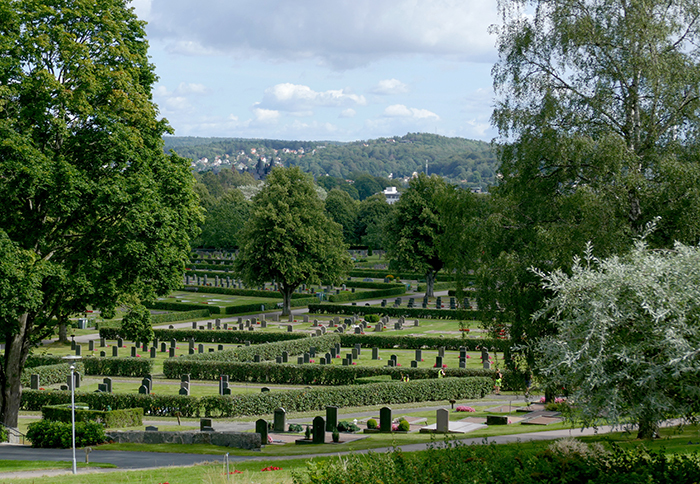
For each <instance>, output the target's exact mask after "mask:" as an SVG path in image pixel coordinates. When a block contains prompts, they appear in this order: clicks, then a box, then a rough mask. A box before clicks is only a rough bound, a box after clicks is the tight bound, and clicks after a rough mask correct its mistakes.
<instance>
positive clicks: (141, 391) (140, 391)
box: [139, 385, 148, 395]
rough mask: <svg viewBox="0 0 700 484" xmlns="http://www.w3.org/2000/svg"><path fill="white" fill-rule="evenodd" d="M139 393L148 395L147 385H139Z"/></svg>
mask: <svg viewBox="0 0 700 484" xmlns="http://www.w3.org/2000/svg"><path fill="white" fill-rule="evenodd" d="M139 395H148V387H147V386H145V385H141V386H140V387H139Z"/></svg>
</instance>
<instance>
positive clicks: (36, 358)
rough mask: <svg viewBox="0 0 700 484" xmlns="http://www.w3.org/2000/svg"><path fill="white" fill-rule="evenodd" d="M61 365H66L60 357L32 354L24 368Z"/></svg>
mask: <svg viewBox="0 0 700 484" xmlns="http://www.w3.org/2000/svg"><path fill="white" fill-rule="evenodd" d="M59 363H65V360H63V359H62V357H61V356H59V355H46V354H42V355H36V354H32V355H29V356H28V357H27V361H26V363H25V364H24V368H25V369H26V368H34V367H35V366H47V365H57V364H59Z"/></svg>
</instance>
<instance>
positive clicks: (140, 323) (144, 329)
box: [121, 305, 153, 343]
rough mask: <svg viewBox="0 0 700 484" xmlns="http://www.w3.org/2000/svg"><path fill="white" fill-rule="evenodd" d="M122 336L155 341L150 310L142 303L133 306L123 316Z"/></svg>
mask: <svg viewBox="0 0 700 484" xmlns="http://www.w3.org/2000/svg"><path fill="white" fill-rule="evenodd" d="M121 336H122V337H123V338H125V339H128V340H131V341H141V342H144V343H148V342H149V341H153V326H151V313H150V311H149V310H148V309H146V308H145V307H143V306H141V305H139V306H136V307H134V308H131V310H130V311H129V312H128V313H126V314H125V315H124V317H123V318H122V324H121Z"/></svg>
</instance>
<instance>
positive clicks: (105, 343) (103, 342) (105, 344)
mask: <svg viewBox="0 0 700 484" xmlns="http://www.w3.org/2000/svg"><path fill="white" fill-rule="evenodd" d="M106 346H107V340H105V339H104V338H100V348H105V347H106Z"/></svg>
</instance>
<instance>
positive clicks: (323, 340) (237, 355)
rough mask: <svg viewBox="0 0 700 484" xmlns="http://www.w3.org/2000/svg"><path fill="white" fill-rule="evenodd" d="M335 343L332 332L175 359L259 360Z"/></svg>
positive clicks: (164, 366) (164, 365) (317, 348)
mask: <svg viewBox="0 0 700 484" xmlns="http://www.w3.org/2000/svg"><path fill="white" fill-rule="evenodd" d="M337 343H340V335H338V334H337V333H334V334H326V335H323V336H319V337H317V338H312V337H306V338H301V339H294V340H288V341H277V342H275V343H267V344H261V345H255V346H242V347H240V348H234V349H230V350H226V351H215V352H213V353H201V354H200V353H197V354H194V355H188V356H183V357H180V358H177V361H180V360H184V361H253V358H254V357H255V355H260V359H261V360H272V359H275V358H276V357H278V356H282V353H283V352H285V351H286V352H287V353H289V354H290V355H299V354H301V353H304V352H305V351H308V350H309V348H311V347H312V346H314V347H315V348H316V351H324V352H325V351H330V349H331V348H332V347H333V346H334V345H335V344H337ZM173 361H175V360H174V359H172V358H171V359H168V360H165V361H164V362H163V372H164V373H166V374H167V373H168V370H166V366H167V365H168V364H169V363H172V362H173Z"/></svg>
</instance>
